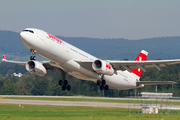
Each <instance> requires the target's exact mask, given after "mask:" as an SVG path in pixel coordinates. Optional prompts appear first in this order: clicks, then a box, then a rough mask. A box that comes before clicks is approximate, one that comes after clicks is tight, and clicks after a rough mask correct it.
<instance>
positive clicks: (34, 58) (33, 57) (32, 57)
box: [30, 49, 36, 60]
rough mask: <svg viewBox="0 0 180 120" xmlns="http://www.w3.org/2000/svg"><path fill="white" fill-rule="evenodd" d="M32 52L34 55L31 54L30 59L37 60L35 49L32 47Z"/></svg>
mask: <svg viewBox="0 0 180 120" xmlns="http://www.w3.org/2000/svg"><path fill="white" fill-rule="evenodd" d="M30 52H31V54H33V55H32V56H30V60H36V56H35V55H34V54H35V53H36V50H35V49H30Z"/></svg>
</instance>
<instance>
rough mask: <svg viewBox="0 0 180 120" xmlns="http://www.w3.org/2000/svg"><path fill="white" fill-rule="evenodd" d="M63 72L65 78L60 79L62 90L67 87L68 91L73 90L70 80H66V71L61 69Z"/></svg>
mask: <svg viewBox="0 0 180 120" xmlns="http://www.w3.org/2000/svg"><path fill="white" fill-rule="evenodd" d="M61 74H62V76H63V80H59V85H60V86H62V90H63V91H65V90H66V89H67V90H68V91H70V90H71V86H70V85H68V81H67V80H65V79H66V72H64V71H63V70H61Z"/></svg>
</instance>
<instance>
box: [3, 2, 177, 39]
mask: <svg viewBox="0 0 180 120" xmlns="http://www.w3.org/2000/svg"><path fill="white" fill-rule="evenodd" d="M27 27H33V28H38V29H42V30H45V31H47V32H49V33H51V34H53V35H60V36H68V37H93V38H125V39H131V40H134V39H143V38H152V37H162V36H164V37H166V36H180V0H0V30H10V31H16V32H21V31H22V30H23V29H24V28H27Z"/></svg>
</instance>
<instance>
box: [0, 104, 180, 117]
mask: <svg viewBox="0 0 180 120" xmlns="http://www.w3.org/2000/svg"><path fill="white" fill-rule="evenodd" d="M135 112H136V113H135ZM139 112H140V111H139ZM130 113H131V114H130ZM148 117H150V118H148ZM32 119H33V120H84V119H86V120H87V119H93V120H145V119H153V120H180V114H177V113H176V114H141V113H137V111H135V110H133V109H131V112H129V110H128V109H119V108H99V107H98V108H96V107H66V106H38V105H21V106H20V107H19V105H13V104H0V120H32Z"/></svg>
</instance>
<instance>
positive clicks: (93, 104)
mask: <svg viewBox="0 0 180 120" xmlns="http://www.w3.org/2000/svg"><path fill="white" fill-rule="evenodd" d="M0 104H21V105H23V104H24V105H25V104H26V105H54V106H84V107H107V108H130V109H141V108H142V105H141V104H133V103H108V102H83V101H49V100H18V99H0ZM147 106H156V105H155V104H149V105H148V104H147ZM160 109H173V110H180V106H179V105H173V106H172V105H163V106H162V107H161V108H160Z"/></svg>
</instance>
